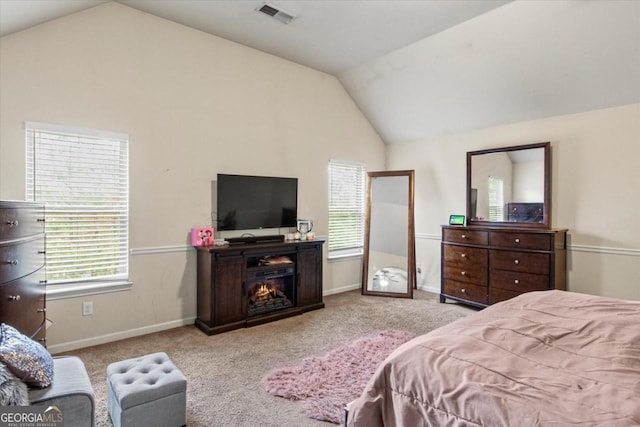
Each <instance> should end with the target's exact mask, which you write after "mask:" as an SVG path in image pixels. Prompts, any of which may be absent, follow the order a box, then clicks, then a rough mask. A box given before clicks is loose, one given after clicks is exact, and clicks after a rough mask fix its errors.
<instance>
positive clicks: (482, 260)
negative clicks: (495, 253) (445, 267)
mask: <svg viewBox="0 0 640 427" xmlns="http://www.w3.org/2000/svg"><path fill="white" fill-rule="evenodd" d="M442 257H443V259H444V262H445V263H447V264H450V265H456V266H458V267H463V268H466V269H477V268H484V269H485V271H486V268H487V265H488V262H489V251H487V250H486V249H481V248H471V247H468V246H456V245H448V244H444V245H442Z"/></svg>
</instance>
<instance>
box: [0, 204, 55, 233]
mask: <svg viewBox="0 0 640 427" xmlns="http://www.w3.org/2000/svg"><path fill="white" fill-rule="evenodd" d="M40 233H44V208H43V207H42V206H35V205H34V206H27V207H20V208H13V207H0V236H2V240H13V239H20V238H22V237H27V236H32V235H34V234H40Z"/></svg>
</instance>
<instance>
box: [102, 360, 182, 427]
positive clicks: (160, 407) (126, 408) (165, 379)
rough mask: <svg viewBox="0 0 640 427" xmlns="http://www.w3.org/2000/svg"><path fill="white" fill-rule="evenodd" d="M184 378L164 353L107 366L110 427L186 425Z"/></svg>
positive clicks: (170, 426) (178, 426) (176, 426)
mask: <svg viewBox="0 0 640 427" xmlns="http://www.w3.org/2000/svg"><path fill="white" fill-rule="evenodd" d="M186 403H187V379H186V378H185V377H184V375H183V374H182V372H180V370H179V369H178V368H176V366H175V365H174V364H173V363H172V362H171V360H169V357H168V356H167V354H166V353H154V354H149V355H146V356H142V357H138V358H134V359H128V360H123V361H121V362H116V363H112V364H110V365H109V366H108V367H107V407H108V410H109V416H110V417H111V421H112V422H113V425H114V427H134V426H153V427H180V426H184V425H186V423H187V416H186Z"/></svg>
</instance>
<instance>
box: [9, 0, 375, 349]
mask: <svg viewBox="0 0 640 427" xmlns="http://www.w3.org/2000/svg"><path fill="white" fill-rule="evenodd" d="M0 112H1V116H0V117H1V118H0V198H2V199H23V198H24V173H25V167H24V162H25V158H24V152H25V147H24V130H23V122H24V121H25V120H29V121H37V122H45V123H53V124H61V125H67V126H73V127H81V128H90V129H98V130H106V131H114V132H122V133H127V134H129V137H130V161H131V167H130V169H131V172H130V185H131V195H130V215H131V216H130V246H131V249H132V256H131V258H130V260H131V269H130V270H131V272H130V276H131V279H132V281H133V282H134V285H133V288H132V289H131V290H129V291H123V292H115V293H108V294H100V295H92V296H88V297H82V298H71V299H66V300H53V301H48V317H49V318H50V319H51V320H52V321H53V326H52V327H51V328H50V329H49V333H48V336H49V344H50V348H52V349H53V350H54V351H55V350H56V349H58V350H64V349H69V348H73V347H79V346H84V345H89V344H94V343H99V342H102V341H105V340H110V339H117V338H121V337H124V336H128V335H136V334H140V333H144V332H149V331H152V330H155V329H161V328H166V327H170V326H177V325H179V324H182V323H184V322H192V321H193V318H194V317H195V314H196V313H195V310H196V296H195V253H194V251H193V250H191V249H189V248H188V231H189V229H190V228H191V227H195V226H203V225H208V224H210V213H211V181H212V180H214V179H215V176H216V174H217V173H238V174H255V175H276V176H294V177H298V178H299V217H301V218H310V219H313V220H314V224H315V227H314V231H315V232H316V233H317V234H318V235H320V236H325V235H326V233H327V214H326V212H327V162H328V160H329V159H338V160H357V161H360V162H364V163H366V165H367V167H368V168H369V169H372V170H380V169H383V168H384V156H385V148H384V144H383V143H382V141H381V139H380V138H379V136H378V135H377V133H376V132H375V131H374V130H373V129H372V127H371V126H370V124H369V122H368V121H367V120H366V119H365V118H364V117H363V115H362V113H361V112H360V111H359V110H358V109H357V108H356V106H355V104H354V103H353V101H352V100H351V98H350V97H349V96H348V95H347V93H346V92H345V91H344V89H343V88H342V86H341V85H340V83H339V82H338V80H337V79H336V78H335V77H333V76H330V75H327V74H324V73H321V72H318V71H315V70H312V69H309V68H306V67H303V66H300V65H297V64H294V63H292V62H289V61H285V60H282V59H279V58H277V57H274V56H271V55H268V54H265V53H262V52H259V51H256V50H254V49H250V48H247V47H244V46H241V45H238V44H235V43H232V42H229V41H226V40H223V39H220V38H217V37H214V36H211V35H209V34H206V33H203V32H200V31H196V30H193V29H189V28H187V27H184V26H182V25H178V24H175V23H172V22H169V21H166V20H163V19H160V18H157V17H154V16H151V15H148V14H144V13H142V12H139V11H137V10H135V9H131V8H129V7H126V6H123V5H120V4H117V3H108V4H105V5H101V6H98V7H95V8H93V9H89V10H87V11H84V12H81V13H77V14H75V15H71V16H69V17H66V18H62V19H58V20H55V21H51V22H49V23H46V24H43V25H40V26H37V27H34V28H31V29H29V30H26V31H23V32H19V33H15V34H12V35H9V36H5V37H3V38H1V39H0ZM325 253H326V248H325ZM324 277H325V280H324V285H325V291H326V292H329V293H330V292H336V291H339V290H341V289H344V288H346V287H349V286H351V285H353V284H356V283H358V282H359V280H360V260H359V259H355V260H351V261H341V262H331V263H326V262H325V275H324ZM86 300H91V301H93V302H94V311H95V314H94V315H93V316H86V317H83V316H82V315H81V313H82V310H81V308H82V304H81V302H82V301H86Z"/></svg>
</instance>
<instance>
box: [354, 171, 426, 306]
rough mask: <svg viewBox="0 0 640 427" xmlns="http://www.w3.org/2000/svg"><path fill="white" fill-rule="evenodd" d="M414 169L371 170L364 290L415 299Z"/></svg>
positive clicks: (381, 294) (364, 259)
mask: <svg viewBox="0 0 640 427" xmlns="http://www.w3.org/2000/svg"><path fill="white" fill-rule="evenodd" d="M413 196H414V171H413V170H404V171H384V172H369V173H368V179H367V210H366V220H365V242H364V256H363V269H362V293H363V294H364V295H380V296H392V297H404V298H413V288H414V286H415V283H416V259H415V231H414V217H413Z"/></svg>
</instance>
